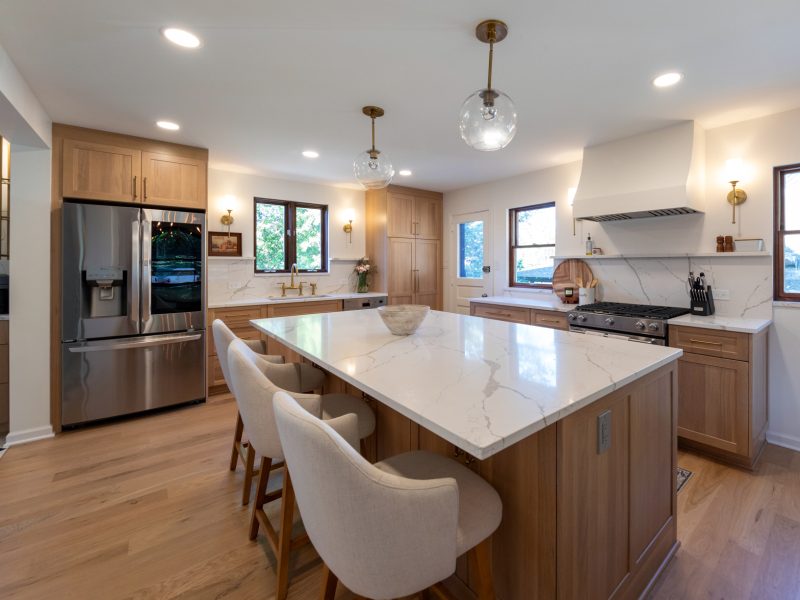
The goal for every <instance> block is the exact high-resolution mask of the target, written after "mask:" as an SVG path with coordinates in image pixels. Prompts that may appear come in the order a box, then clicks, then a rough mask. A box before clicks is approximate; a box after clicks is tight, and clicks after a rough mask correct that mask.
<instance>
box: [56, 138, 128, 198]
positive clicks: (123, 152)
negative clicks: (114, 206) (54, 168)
mask: <svg viewBox="0 0 800 600" xmlns="http://www.w3.org/2000/svg"><path fill="white" fill-rule="evenodd" d="M63 156H64V160H63V169H62V189H63V195H64V197H65V198H80V199H86V200H105V201H107V202H138V201H139V189H138V188H139V185H141V182H142V178H141V162H142V153H141V152H140V151H139V150H134V149H132V148H124V147H120V146H109V145H106V144H97V143H92V142H84V141H78V140H64V148H63Z"/></svg>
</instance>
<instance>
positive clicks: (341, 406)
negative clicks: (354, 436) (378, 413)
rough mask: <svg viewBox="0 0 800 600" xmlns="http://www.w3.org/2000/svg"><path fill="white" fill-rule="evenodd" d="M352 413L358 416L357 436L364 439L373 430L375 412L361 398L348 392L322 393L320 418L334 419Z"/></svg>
mask: <svg viewBox="0 0 800 600" xmlns="http://www.w3.org/2000/svg"><path fill="white" fill-rule="evenodd" d="M348 413H353V414H355V415H356V417H357V418H358V437H359V439H362V440H363V439H364V438H366V437H369V436H370V435H372V432H373V431H375V413H374V412H372V409H371V408H370V407H369V405H368V404H367V403H366V402H364V401H363V400H361V399H359V398H356V397H354V396H350V395H348V394H323V395H322V419H323V420H328V419H335V418H337V417H341V416H342V415H346V414H348Z"/></svg>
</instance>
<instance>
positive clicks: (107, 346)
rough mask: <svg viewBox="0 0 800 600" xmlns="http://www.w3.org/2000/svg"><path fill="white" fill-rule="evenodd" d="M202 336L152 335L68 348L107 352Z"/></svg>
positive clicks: (78, 350)
mask: <svg viewBox="0 0 800 600" xmlns="http://www.w3.org/2000/svg"><path fill="white" fill-rule="evenodd" d="M201 337H202V334H200V333H193V334H188V335H187V334H182V335H165V336H152V337H147V338H137V339H136V340H125V341H120V342H110V343H109V342H105V341H102V342H87V343H86V344H85V345H82V346H73V347H71V348H68V350H69V351H70V352H72V353H73V354H80V353H84V352H105V351H107V350H132V349H136V348H152V347H153V346H166V345H168V344H181V343H184V342H193V341H195V340H199V339H200V338H201Z"/></svg>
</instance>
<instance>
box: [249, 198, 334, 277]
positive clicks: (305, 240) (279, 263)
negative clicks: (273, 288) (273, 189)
mask: <svg viewBox="0 0 800 600" xmlns="http://www.w3.org/2000/svg"><path fill="white" fill-rule="evenodd" d="M255 216H256V218H255V257H256V260H255V270H256V272H260V273H287V272H288V271H289V270H290V269H291V266H292V265H293V264H297V269H298V270H299V271H304V272H314V273H320V272H327V270H328V251H327V234H328V207H327V206H325V205H322V204H302V203H299V202H287V201H284V200H268V199H265V198H256V199H255Z"/></svg>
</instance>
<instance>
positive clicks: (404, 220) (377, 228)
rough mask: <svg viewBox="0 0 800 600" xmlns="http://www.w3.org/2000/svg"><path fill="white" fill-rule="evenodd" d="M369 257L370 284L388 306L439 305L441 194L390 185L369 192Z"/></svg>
mask: <svg viewBox="0 0 800 600" xmlns="http://www.w3.org/2000/svg"><path fill="white" fill-rule="evenodd" d="M366 200H367V202H366V217H367V218H366V229H367V256H369V257H370V260H371V261H372V262H373V264H374V265H375V266H376V270H375V274H374V276H373V280H372V284H373V289H374V290H375V291H381V292H387V293H388V295H389V304H408V303H413V304H427V305H428V306H430V307H431V308H433V309H436V310H440V309H441V307H442V247H441V239H442V200H443V199H442V195H441V194H438V193H436V192H428V191H425V190H415V189H412V188H406V187H399V186H389V187H388V188H385V189H382V190H369V191H367V198H366Z"/></svg>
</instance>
